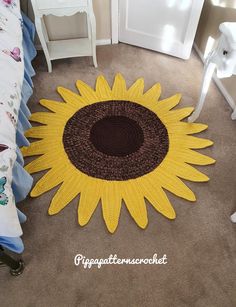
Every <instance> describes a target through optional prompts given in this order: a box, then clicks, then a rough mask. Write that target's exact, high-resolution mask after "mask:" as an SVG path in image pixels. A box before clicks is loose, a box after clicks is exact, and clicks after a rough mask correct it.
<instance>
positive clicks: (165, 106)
mask: <svg viewBox="0 0 236 307" xmlns="http://www.w3.org/2000/svg"><path fill="white" fill-rule="evenodd" d="M180 100H181V94H176V95H173V96H171V97H169V98H166V99H163V100H160V101H158V105H157V108H158V109H160V110H161V111H162V113H166V112H168V111H170V110H171V109H173V108H174V107H175V106H177V105H178V104H179V102H180Z"/></svg>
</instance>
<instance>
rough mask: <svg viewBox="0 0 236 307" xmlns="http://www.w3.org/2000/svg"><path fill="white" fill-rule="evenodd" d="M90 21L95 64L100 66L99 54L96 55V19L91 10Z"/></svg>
mask: <svg viewBox="0 0 236 307" xmlns="http://www.w3.org/2000/svg"><path fill="white" fill-rule="evenodd" d="M89 21H90V25H91V43H92V54H93V65H94V66H95V67H98V63H97V55H96V19H95V16H94V14H93V13H91V12H89Z"/></svg>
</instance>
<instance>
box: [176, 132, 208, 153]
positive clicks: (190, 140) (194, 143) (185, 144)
mask: <svg viewBox="0 0 236 307" xmlns="http://www.w3.org/2000/svg"><path fill="white" fill-rule="evenodd" d="M211 145H213V142H212V141H211V140H208V139H202V138H198V137H195V136H183V135H182V136H179V135H171V137H170V147H173V150H174V149H177V148H192V149H200V148H206V147H209V146H211Z"/></svg>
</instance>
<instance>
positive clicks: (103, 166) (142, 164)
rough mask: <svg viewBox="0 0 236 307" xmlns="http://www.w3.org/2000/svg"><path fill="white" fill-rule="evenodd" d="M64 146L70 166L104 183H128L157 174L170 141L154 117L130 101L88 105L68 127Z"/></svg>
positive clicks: (70, 121)
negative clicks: (157, 168) (126, 181)
mask: <svg viewBox="0 0 236 307" xmlns="http://www.w3.org/2000/svg"><path fill="white" fill-rule="evenodd" d="M63 144H64V148H65V152H66V153H67V156H68V158H69V160H70V161H71V163H72V164H73V165H74V166H75V167H76V168H77V169H79V170H80V171H82V172H83V173H85V174H87V175H89V176H92V177H96V178H101V179H105V180H118V181H121V180H128V179H134V178H137V177H140V176H143V175H145V174H147V173H149V172H151V171H152V170H154V169H155V168H156V167H157V166H158V165H159V164H160V163H161V162H162V161H163V159H164V158H165V156H166V154H167V152H168V149H169V138H168V133H167V130H166V127H165V125H164V124H163V123H162V122H161V120H160V119H159V118H158V117H157V115H156V114H155V113H153V112H152V111H150V110H149V109H147V108H145V107H143V106H141V105H139V104H137V103H134V102H130V101H123V100H122V101H121V100H119V101H114V100H112V101H105V102H99V103H94V104H91V105H88V106H86V107H84V108H82V109H80V110H79V111H78V112H76V113H75V114H74V115H73V116H72V117H71V118H70V119H69V120H68V122H67V123H66V126H65V129H64V134H63Z"/></svg>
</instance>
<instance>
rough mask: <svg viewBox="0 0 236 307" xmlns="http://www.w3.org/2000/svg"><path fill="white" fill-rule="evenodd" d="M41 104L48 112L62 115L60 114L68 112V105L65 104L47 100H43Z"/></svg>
mask: <svg viewBox="0 0 236 307" xmlns="http://www.w3.org/2000/svg"><path fill="white" fill-rule="evenodd" d="M39 103H40V104H41V105H42V106H44V107H46V108H47V109H48V110H50V111H52V112H55V113H60V112H63V113H64V112H66V111H67V107H66V106H67V105H66V103H64V102H59V101H54V100H47V99H41V100H40V101H39Z"/></svg>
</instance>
